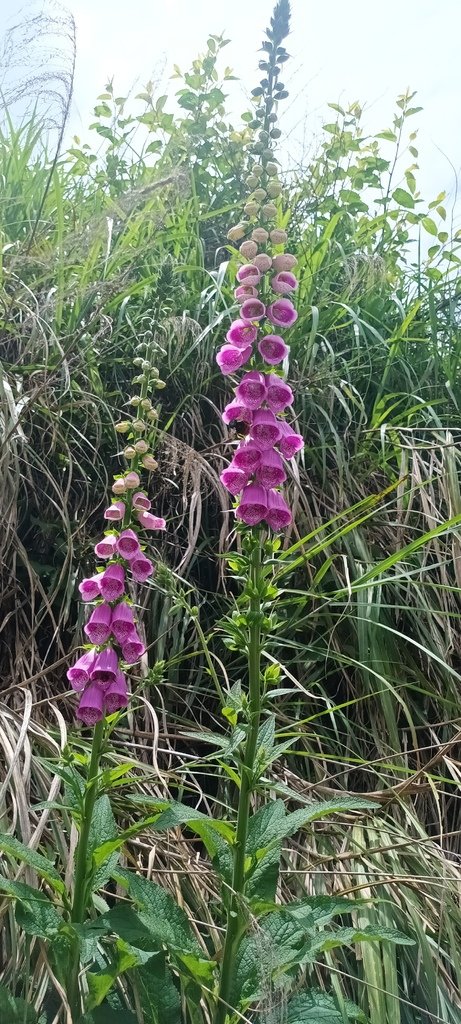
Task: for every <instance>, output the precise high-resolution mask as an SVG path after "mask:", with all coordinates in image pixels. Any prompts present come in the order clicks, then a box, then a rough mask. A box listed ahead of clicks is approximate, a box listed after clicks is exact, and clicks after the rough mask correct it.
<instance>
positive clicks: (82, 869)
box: [67, 718, 104, 1024]
mask: <svg viewBox="0 0 461 1024" xmlns="http://www.w3.org/2000/svg"><path fill="white" fill-rule="evenodd" d="M103 734H104V718H102V719H101V721H100V722H97V723H96V725H95V729H94V733H93V744H92V748H91V758H90V765H89V769H88V778H87V783H86V788H85V795H84V797H83V807H82V822H81V829H80V835H79V838H78V843H77V850H76V856H75V882H74V896H73V900H72V909H71V912H70V920H71V923H72V924H82V922H83V921H84V918H85V913H86V910H87V900H88V839H89V835H90V828H91V821H92V818H93V811H94V805H95V802H96V797H97V785H96V783H97V778H98V771H99V760H100V756H101V746H102V739H103ZM79 973H80V944H79V943H76V944H75V951H74V958H73V963H72V967H71V971H70V975H69V983H68V986H67V997H68V1000H69V1006H70V1008H71V1012H72V1021H73V1024H77V1022H78V1021H79V1020H80V1017H81V1000H80V990H79V983H78V977H79Z"/></svg>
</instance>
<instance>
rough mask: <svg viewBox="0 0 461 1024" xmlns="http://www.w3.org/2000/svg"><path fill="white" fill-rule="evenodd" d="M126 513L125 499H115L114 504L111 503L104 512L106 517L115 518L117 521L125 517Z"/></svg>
mask: <svg viewBox="0 0 461 1024" xmlns="http://www.w3.org/2000/svg"><path fill="white" fill-rule="evenodd" d="M124 515H125V503H124V502H123V501H114V502H112V505H109V508H106V511H105V512H104V519H113V520H114V521H116V522H117V521H119V520H120V519H123V517H124Z"/></svg>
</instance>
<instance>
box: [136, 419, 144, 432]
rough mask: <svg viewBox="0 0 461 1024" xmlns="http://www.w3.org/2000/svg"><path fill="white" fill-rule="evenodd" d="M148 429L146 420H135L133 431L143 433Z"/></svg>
mask: <svg viewBox="0 0 461 1024" xmlns="http://www.w3.org/2000/svg"><path fill="white" fill-rule="evenodd" d="M145 429H146V424H145V423H144V420H133V430H137V431H141V430H145Z"/></svg>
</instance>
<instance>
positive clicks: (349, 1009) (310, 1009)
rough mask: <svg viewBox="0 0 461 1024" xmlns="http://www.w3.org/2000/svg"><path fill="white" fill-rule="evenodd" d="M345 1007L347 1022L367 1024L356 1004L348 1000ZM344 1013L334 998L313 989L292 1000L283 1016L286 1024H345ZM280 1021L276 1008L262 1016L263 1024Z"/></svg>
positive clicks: (344, 1003) (344, 1004)
mask: <svg viewBox="0 0 461 1024" xmlns="http://www.w3.org/2000/svg"><path fill="white" fill-rule="evenodd" d="M343 1007H344V1013H345V1014H346V1017H347V1020H353V1021H358V1022H359V1024H367V1018H366V1016H365V1014H364V1013H363V1010H361V1009H360V1007H359V1006H356V1005H355V1003H351V1002H350V1001H349V1000H348V999H346V1000H344V1002H343ZM344 1013H343V1012H342V1010H340V1009H338V1005H337V1003H336V1001H335V999H334V998H333V996H330V995H328V994H327V993H326V992H321V991H319V990H317V989H313V990H312V991H311V992H301V993H300V994H299V995H297V996H294V998H293V999H290V1001H289V1002H288V1005H287V1006H286V1008H284V1015H283V1016H284V1024H344ZM279 1020H280V1012H279V1011H278V1010H277V1008H274V1009H273V1010H271V1011H270V1012H269V1013H267V1014H264V1015H263V1016H262V1018H261V1024H276V1022H278V1021H279ZM376 1024H378V1022H376Z"/></svg>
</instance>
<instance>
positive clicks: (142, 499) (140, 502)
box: [133, 491, 152, 512]
mask: <svg viewBox="0 0 461 1024" xmlns="http://www.w3.org/2000/svg"><path fill="white" fill-rule="evenodd" d="M151 504H152V502H151V501H149V498H148V497H147V495H145V494H144V493H143V491H137V492H136V494H133V508H134V509H136V511H137V512H148V511H149V509H150V507H151Z"/></svg>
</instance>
